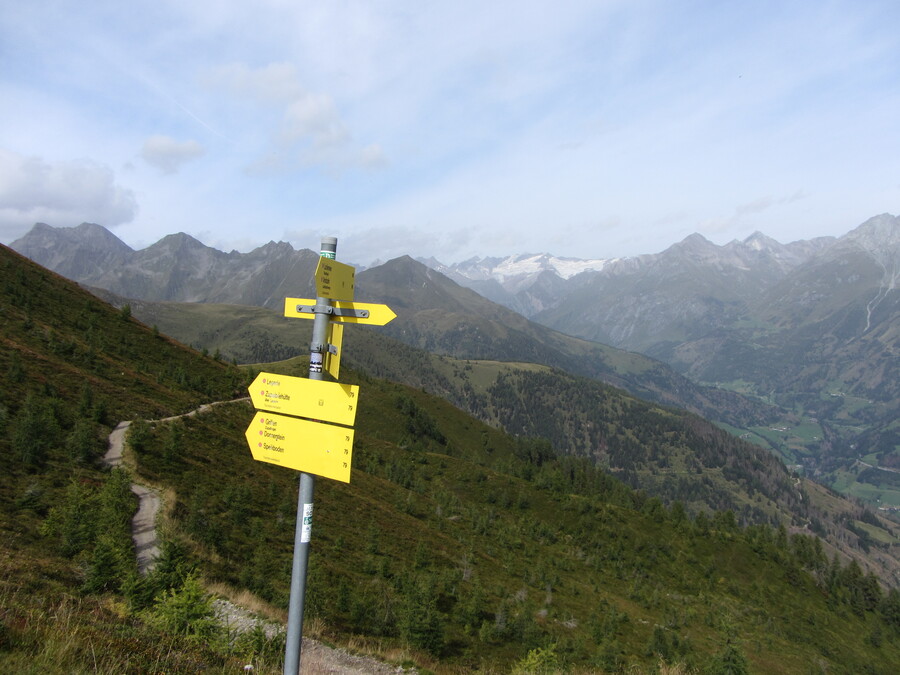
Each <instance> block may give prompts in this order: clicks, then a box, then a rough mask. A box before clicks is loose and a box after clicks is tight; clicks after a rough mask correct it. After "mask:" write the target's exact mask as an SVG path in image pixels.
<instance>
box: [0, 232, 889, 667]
mask: <svg viewBox="0 0 900 675" xmlns="http://www.w3.org/2000/svg"><path fill="white" fill-rule="evenodd" d="M0 251H2V254H3V258H2V260H0V271H2V274H3V276H2V277H0V282H2V284H3V285H2V290H3V305H2V309H3V313H2V320H3V323H2V328H3V333H2V336H3V340H4V344H5V346H6V347H7V349H4V351H3V352H2V353H0V357H2V358H3V362H2V368H4V369H5V372H6V374H7V381H8V383H9V384H8V386H7V387H5V389H4V392H3V395H2V396H3V398H2V399H0V401H2V405H3V412H4V415H3V418H2V419H3V431H4V434H3V436H2V438H0V463H2V466H0V470H2V476H3V480H2V483H0V485H2V493H0V528H2V538H3V541H4V549H3V555H2V558H0V599H2V600H3V602H2V604H0V663H2V664H3V665H7V666H9V668H8V669H12V670H17V671H25V672H54V670H56V672H95V671H100V672H129V671H130V672H148V671H152V670H161V669H165V670H172V671H185V670H195V669H197V668H199V667H203V668H205V669H207V670H213V671H218V670H226V671H227V670H228V669H229V668H230V669H232V670H233V669H234V668H235V667H237V666H236V663H235V662H234V661H229V660H228V658H226V657H222V656H220V655H218V654H216V653H214V652H212V651H210V650H209V649H208V648H207V647H205V646H204V645H202V644H198V643H196V642H194V643H188V642H184V641H182V640H177V639H174V638H166V637H165V636H163V635H161V634H160V633H158V632H157V631H155V630H154V629H151V628H149V627H148V626H146V625H145V624H144V623H143V622H142V621H141V619H140V618H139V617H136V616H132V615H131V614H130V613H129V612H128V610H127V608H126V607H125V606H124V603H123V602H122V598H121V596H118V595H116V594H104V595H93V594H87V595H83V594H82V593H81V592H79V591H78V587H79V586H80V585H81V584H82V582H83V581H84V565H85V564H86V563H87V562H88V561H87V560H86V559H84V558H83V557H81V556H82V554H78V555H77V556H75V557H72V556H69V557H66V556H64V555H62V554H61V553H59V552H58V549H57V546H56V545H55V544H54V542H53V541H52V540H51V539H48V538H46V537H44V536H43V535H41V534H40V533H39V528H40V525H41V524H42V523H44V522H45V521H46V519H47V516H48V514H50V513H52V512H53V511H52V510H53V508H54V507H55V506H59V505H60V503H61V502H62V501H63V500H64V498H65V491H66V489H67V487H68V486H71V485H73V484H75V485H81V486H86V487H91V486H93V485H94V484H101V483H103V481H104V480H105V476H104V473H103V472H102V471H99V470H98V469H97V468H95V465H94V462H93V461H91V458H90V457H88V458H85V457H76V456H72V455H71V452H70V444H69V438H70V437H71V432H73V431H74V428H75V425H76V423H77V420H78V419H83V418H90V419H92V420H95V426H94V427H92V431H93V433H94V439H95V443H94V444H93V445H92V447H91V451H92V453H93V458H96V456H98V455H99V454H101V453H102V451H103V447H102V442H101V439H102V437H103V434H104V433H105V432H106V431H108V429H109V426H110V425H111V424H113V423H114V422H115V421H118V419H120V418H122V417H133V416H141V415H142V416H146V417H154V418H155V417H158V416H161V415H166V414H170V413H174V412H183V411H185V410H187V409H191V408H193V407H195V406H196V404H198V403H200V402H202V401H204V400H210V399H218V398H228V397H229V396H231V395H232V394H233V393H234V390H235V385H236V383H237V382H238V381H239V380H240V379H241V378H240V376H239V375H238V374H237V373H236V372H234V371H233V370H229V369H228V368H226V367H225V366H223V365H222V364H220V363H217V362H216V361H214V360H213V359H210V358H204V357H202V356H201V355H199V354H197V353H196V352H192V351H190V350H185V349H183V348H181V347H180V346H178V345H176V344H174V343H171V342H170V341H168V340H167V339H165V338H163V337H161V336H159V335H156V334H155V333H154V331H152V330H151V329H148V328H146V327H145V326H142V325H140V324H137V323H135V322H134V321H132V320H131V319H130V318H129V317H128V316H127V315H126V314H125V313H122V312H117V311H115V310H113V309H111V308H109V307H105V306H103V305H100V304H98V303H95V302H94V301H93V300H92V299H91V297H90V296H88V295H87V294H84V293H82V292H81V291H79V290H78V289H76V288H74V287H72V286H71V285H69V284H67V283H66V282H64V281H63V280H61V279H59V278H58V277H55V275H52V274H49V273H47V272H46V271H44V270H41V269H39V268H37V267H35V266H33V265H30V264H29V263H26V262H24V261H22V260H21V259H19V258H18V257H17V256H15V255H14V254H11V253H9V252H8V251H7V250H6V249H0ZM348 378H352V375H348ZM357 378H358V379H359V383H360V384H361V385H362V387H363V396H362V398H361V404H360V415H359V420H358V424H357V427H358V429H359V432H358V441H357V445H356V447H355V450H354V453H355V457H354V466H355V470H354V479H353V483H351V484H350V485H347V486H345V485H342V484H337V483H333V482H330V481H325V480H320V481H319V487H318V496H317V511H316V521H315V523H316V524H315V529H314V532H315V541H316V548H315V556H314V559H313V564H312V570H311V580H310V581H311V583H310V589H311V590H310V593H311V595H310V598H309V607H310V611H311V612H312V613H314V614H318V615H319V616H320V617H323V618H324V619H326V620H327V621H328V623H329V626H331V630H333V631H334V635H336V636H339V637H343V638H346V637H347V636H349V635H350V634H363V635H367V636H370V639H372V640H380V641H383V642H384V644H392V643H397V642H400V641H404V640H408V641H414V642H415V644H419V645H420V649H421V650H423V651H422V652H420V654H424V653H425V652H426V651H429V650H430V651H431V652H435V653H437V654H438V655H439V656H440V658H441V659H442V660H443V662H444V663H449V664H455V666H456V667H460V668H464V669H468V668H471V667H476V666H481V665H486V664H490V666H491V667H493V668H502V667H503V664H508V663H510V662H511V661H513V660H515V659H518V658H521V657H522V656H523V655H524V652H525V651H526V650H527V649H529V648H531V647H533V646H538V645H545V646H546V645H548V644H553V645H555V650H556V651H557V653H558V654H559V655H560V657H561V658H563V659H564V660H566V661H568V662H570V663H581V664H585V665H588V664H597V663H604V664H607V665H610V664H615V663H618V664H619V665H625V664H628V663H633V664H643V665H644V666H646V667H650V665H651V664H652V663H653V662H654V661H655V657H654V656H653V651H654V650H657V651H663V652H665V653H667V654H668V657H669V658H670V659H671V660H681V661H687V662H689V663H694V664H697V665H702V664H703V663H705V662H706V661H707V660H708V658H709V656H710V655H711V654H713V653H715V652H717V651H719V650H721V648H722V645H723V644H724V642H726V641H727V640H729V639H737V640H738V641H739V644H740V648H741V650H742V651H743V652H744V653H745V654H746V656H747V658H748V659H749V660H750V662H751V664H752V665H753V666H755V667H756V668H757V669H761V670H765V671H771V670H773V669H775V667H776V664H777V665H778V667H779V668H781V669H787V670H795V671H796V670H801V669H805V667H806V665H807V664H809V663H819V662H823V663H824V662H827V663H830V664H831V665H832V672H859V670H860V669H861V668H862V667H863V666H864V665H866V664H868V665H869V666H870V667H871V668H873V669H874V671H875V672H894V671H896V670H897V669H898V667H900V653H898V650H897V645H896V641H893V642H892V641H891V639H890V634H889V633H887V631H888V629H889V626H888V625H887V624H884V623H883V622H881V621H880V620H879V619H878V618H877V614H876V613H875V612H873V611H868V610H866V609H865V608H864V607H860V606H857V605H853V604H851V603H850V601H849V600H848V599H847V598H846V597H845V596H846V595H847V592H848V591H847V590H846V588H845V586H843V585H841V584H837V585H832V586H829V591H828V592H827V593H826V592H823V591H822V590H820V589H819V588H817V587H816V586H814V584H813V580H812V577H811V576H809V575H807V574H806V573H805V572H802V571H801V570H800V569H799V566H798V565H799V558H798V557H797V555H796V552H795V551H793V549H792V546H791V544H788V543H786V542H784V541H782V542H781V543H780V544H779V543H778V542H777V541H776V540H775V539H772V540H771V541H770V540H769V538H768V536H769V535H767V534H766V531H765V530H758V531H754V532H750V533H742V532H741V531H739V530H737V529H735V528H734V527H733V525H732V524H731V523H730V521H729V520H728V518H727V517H723V519H721V520H717V521H715V522H714V526H713V528H712V530H709V528H708V527H706V526H705V525H703V524H702V523H700V524H691V523H689V522H688V521H687V520H685V519H684V518H683V517H681V516H680V515H679V514H678V513H673V514H667V513H666V512H665V511H664V510H663V509H662V508H661V506H660V505H659V503H658V502H656V501H655V500H648V499H646V498H645V497H642V496H641V495H640V494H637V493H633V492H632V491H630V490H628V489H626V488H624V487H623V486H622V485H621V484H620V483H618V482H617V481H615V480H613V479H610V478H609V477H608V476H605V475H604V474H602V473H600V472H597V471H595V470H593V469H592V468H591V466H590V465H589V464H588V463H584V462H580V461H578V460H571V459H570V460H566V459H555V458H554V456H553V454H552V453H551V452H549V448H548V447H547V446H546V445H545V444H541V443H533V442H529V441H523V440H521V439H520V440H516V439H514V438H512V437H509V436H506V435H505V434H502V433H501V432H499V431H498V430H496V429H492V428H490V427H486V426H484V425H482V424H481V423H479V422H477V421H475V420H473V419H472V418H470V417H468V416H466V415H465V414H463V413H461V412H460V411H459V410H458V409H456V408H454V407H453V406H451V405H449V404H448V403H446V402H444V401H441V400H437V399H433V398H431V397H429V396H428V395H426V394H424V393H423V392H421V391H417V390H411V389H406V388H404V387H402V386H400V385H395V384H389V383H385V382H382V381H378V380H374V379H369V378H365V377H362V376H357ZM86 382H87V383H89V384H90V385H91V386H90V387H89V388H86V387H85V386H84V385H85V383H86ZM87 389H90V392H91V396H90V397H89V398H90V400H89V401H85V397H84V392H85V391H86V390H87ZM29 396H30V397H31V398H30V399H29V400H30V401H32V402H36V403H37V404H40V406H41V407H46V406H49V409H50V410H49V412H47V415H48V417H46V418H45V421H49V420H53V422H54V423H55V424H56V425H57V426H58V427H59V433H58V434H57V435H56V436H55V437H54V438H53V439H51V440H52V442H51V443H49V445H47V447H45V448H44V449H43V451H42V452H43V455H42V457H41V458H40V461H38V462H36V463H34V464H31V465H27V466H26V465H23V464H22V461H21V455H20V454H19V453H20V452H21V447H18V446H17V445H15V444H14V443H13V442H12V441H13V439H14V438H15V437H16V432H17V430H18V429H20V428H21V427H22V425H23V424H24V422H23V420H24V419H25V415H24V411H27V406H24V405H23V401H24V400H26V399H28V398H29ZM251 414H252V412H251V410H250V409H249V406H247V405H246V404H243V403H235V404H231V405H227V406H221V407H217V408H214V409H213V410H212V411H211V412H209V413H207V414H205V415H201V416H198V417H197V418H189V419H186V420H185V421H183V422H180V423H178V424H180V425H181V433H180V435H179V434H173V433H172V432H171V425H159V426H158V428H157V429H156V431H155V432H154V433H151V434H150V435H149V437H148V438H146V439H145V444H144V448H143V450H141V451H140V452H139V453H137V466H138V468H139V469H140V471H141V472H142V474H143V477H144V478H145V479H148V480H152V481H154V482H157V483H160V484H164V485H169V486H171V488H172V489H173V492H172V493H171V496H170V499H171V500H172V502H174V503H171V502H170V504H169V506H170V507H171V509H172V514H173V518H174V522H175V523H176V526H177V528H178V529H179V531H180V534H178V535H177V536H178V537H181V538H183V539H184V541H185V542H186V544H187V545H188V546H189V548H190V549H191V551H192V552H193V554H194V555H196V556H197V559H198V561H200V562H201V564H202V565H203V567H204V569H205V570H206V573H207V575H208V576H209V577H210V578H211V579H221V580H224V581H226V582H228V583H231V584H233V585H237V586H243V587H248V588H250V589H252V590H253V591H254V592H256V593H257V594H258V595H260V596H262V597H264V598H266V599H269V600H270V601H272V602H275V603H276V604H283V602H284V598H285V594H286V588H287V585H286V584H287V566H286V565H285V562H286V560H287V559H288V558H289V556H290V552H289V551H290V545H291V540H292V537H293V524H292V522H291V521H292V519H293V512H294V499H295V491H294V479H293V477H292V475H291V472H289V471H285V470H282V469H278V468H277V467H269V466H268V465H264V464H260V463H256V462H253V461H252V459H251V458H250V455H249V451H248V450H247V449H246V447H244V446H245V442H244V440H243V430H244V428H245V427H246V424H247V423H248V420H249V418H250V416H251ZM172 439H176V440H177V442H173V440H172ZM72 478H74V479H75V480H74V482H73V481H72ZM769 534H771V533H769ZM802 541H803V540H797V542H799V543H797V542H795V547H796V546H799V547H801V548H802ZM798 550H799V549H798ZM819 563H821V560H819ZM820 573H821V569H820ZM847 588H849V586H848V587H847ZM829 598H830V601H829ZM829 602H830V605H831V606H829ZM410 617H412V620H411V619H410ZM657 625H658V626H659V628H658V629H657V628H656V626H657ZM420 626H425V627H426V628H431V629H433V630H432V631H431V633H429V632H428V631H426V632H425V633H424V634H423V632H422V631H420V630H419V631H418V632H417V630H416V627H420ZM60 628H63V631H60V630H59V629H60ZM676 636H677V644H676ZM735 636H738V637H735ZM879 638H881V639H879ZM876 644H878V645H880V646H875V645H876ZM421 658H423V659H424V658H426V657H424V656H422V657H421ZM432 663H433V662H432ZM229 664H230V665H229ZM436 667H437V666H436ZM441 668H442V669H443V668H445V666H441Z"/></svg>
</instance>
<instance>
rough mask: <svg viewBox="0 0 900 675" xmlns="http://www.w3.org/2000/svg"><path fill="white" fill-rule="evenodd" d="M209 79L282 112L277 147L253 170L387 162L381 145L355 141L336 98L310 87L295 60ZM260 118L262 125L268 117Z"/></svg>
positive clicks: (215, 72)
mask: <svg viewBox="0 0 900 675" xmlns="http://www.w3.org/2000/svg"><path fill="white" fill-rule="evenodd" d="M206 82H207V84H209V85H211V86H214V87H217V88H222V89H225V90H226V91H228V92H229V93H231V94H232V95H233V96H234V97H235V98H237V99H238V100H243V101H249V102H251V103H254V104H256V105H257V106H263V107H265V108H267V109H269V110H270V111H275V112H276V113H278V114H279V115H280V117H279V118H277V120H274V121H272V122H271V123H272V124H274V127H275V128H274V131H273V132H272V134H271V138H270V141H271V147H270V148H269V149H268V150H267V151H265V152H264V153H261V156H260V157H259V158H258V159H257V160H256V161H255V162H253V163H252V164H251V166H250V169H251V172H253V173H255V172H259V171H263V172H265V171H281V170H285V169H293V168H297V167H304V166H322V167H325V168H327V169H329V170H343V169H348V168H377V167H380V166H383V165H384V164H385V162H386V160H385V154H384V150H383V149H382V148H381V146H380V145H378V144H370V145H368V146H366V147H362V148H361V147H359V146H358V145H357V144H356V143H355V142H354V140H353V137H352V134H351V133H350V131H349V130H348V129H347V125H346V124H345V122H344V119H343V118H342V116H341V114H340V111H339V110H338V105H337V103H336V102H335V100H334V97H333V96H331V95H330V94H328V93H324V92H315V91H309V90H308V89H306V88H305V87H304V86H303V84H302V83H301V78H300V74H299V72H298V70H297V68H296V66H294V65H293V64H291V63H270V64H268V65H266V66H262V67H260V68H251V67H250V66H248V65H246V64H243V63H236V64H231V65H228V66H221V67H218V68H214V69H212V70H211V71H209V73H208V75H207V77H206ZM255 119H256V120H257V123H259V121H260V119H265V118H264V117H263V118H260V117H259V116H256V117H255Z"/></svg>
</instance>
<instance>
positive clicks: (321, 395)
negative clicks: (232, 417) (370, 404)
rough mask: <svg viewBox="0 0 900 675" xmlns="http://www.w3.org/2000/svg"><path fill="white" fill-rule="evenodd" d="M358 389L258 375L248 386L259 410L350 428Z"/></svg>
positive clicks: (354, 416) (329, 383) (254, 404)
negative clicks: (343, 425)
mask: <svg viewBox="0 0 900 675" xmlns="http://www.w3.org/2000/svg"><path fill="white" fill-rule="evenodd" d="M358 396H359V386H358V385H355V384H339V383H338V382H324V381H320V380H309V379H306V378H301V377H289V376H287V375H276V374H273V373H260V374H259V375H257V376H256V379H255V380H253V384H251V385H250V400H251V401H253V407H254V408H257V409H258V410H269V411H271V412H277V413H284V414H285V415H296V416H298V417H309V418H311V419H314V420H320V421H324V422H333V423H334V424H345V425H347V426H352V425H353V422H354V421H355V420H356V405H357V397H358Z"/></svg>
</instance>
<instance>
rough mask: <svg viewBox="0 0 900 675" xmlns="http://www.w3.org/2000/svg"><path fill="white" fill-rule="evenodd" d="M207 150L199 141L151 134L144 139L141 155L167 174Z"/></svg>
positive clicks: (148, 162) (175, 170) (174, 171)
mask: <svg viewBox="0 0 900 675" xmlns="http://www.w3.org/2000/svg"><path fill="white" fill-rule="evenodd" d="M204 152H206V151H205V150H204V149H203V146H202V145H200V144H199V143H198V142H197V141H184V142H179V141H176V140H175V139H174V138H170V137H169V136H160V135H157V136H151V137H150V138H148V139H147V140H146V141H144V147H143V149H142V150H141V157H143V158H144V161H145V162H147V164H150V165H151V166H155V167H156V168H157V169H159V170H160V171H162V172H163V173H166V174H172V173H176V172H177V171H178V170H179V169H180V168H181V167H182V165H184V164H185V163H186V162H189V161H191V160H192V159H197V158H198V157H200V156H202V155H203V153H204Z"/></svg>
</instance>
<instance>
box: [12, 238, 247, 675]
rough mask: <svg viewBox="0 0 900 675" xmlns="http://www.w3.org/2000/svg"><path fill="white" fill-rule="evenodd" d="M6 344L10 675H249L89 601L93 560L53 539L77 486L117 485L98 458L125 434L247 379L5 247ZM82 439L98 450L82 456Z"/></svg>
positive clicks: (110, 601) (107, 603) (119, 606)
mask: <svg viewBox="0 0 900 675" xmlns="http://www.w3.org/2000/svg"><path fill="white" fill-rule="evenodd" d="M0 341H2V344H3V348H2V349H0V373H3V374H4V386H3V387H2V389H0V542H2V546H0V665H2V666H4V668H3V670H4V671H7V672H21V673H54V672H59V673H76V672H84V673H87V672H106V673H146V672H152V671H154V670H170V671H173V672H185V671H191V670H196V669H197V668H198V667H206V668H212V669H213V670H217V669H218V668H219V667H226V664H230V665H228V667H230V668H236V667H238V663H237V662H236V660H234V661H231V660H230V659H227V658H223V657H222V656H220V655H217V654H215V653H214V652H212V651H211V650H209V649H207V648H206V647H204V646H202V645H197V644H189V643H186V642H185V641H183V640H181V639H178V638H172V637H169V636H166V635H164V634H161V633H159V631H156V630H154V629H152V628H149V627H148V626H146V625H145V624H144V623H143V622H142V621H140V620H138V619H137V618H135V617H132V616H130V615H129V614H128V612H127V611H126V609H125V606H124V603H123V602H122V601H121V598H118V599H117V598H115V597H109V596H102V595H83V594H82V593H81V592H80V591H79V588H80V587H81V585H82V584H83V583H84V581H85V576H84V572H85V569H86V566H87V565H89V563H90V558H89V554H88V553H87V552H85V551H78V552H73V553H68V552H64V551H61V550H60V546H59V542H58V541H57V540H56V539H55V538H54V537H49V536H44V535H42V534H41V532H40V530H41V526H42V525H43V524H44V523H46V522H47V519H48V516H50V514H52V513H53V509H54V508H57V507H61V506H62V505H64V503H65V501H66V498H67V497H66V496H67V494H68V491H69V490H71V489H72V487H73V486H77V487H78V488H80V489H82V490H83V491H85V492H86V493H90V494H94V493H97V491H99V490H100V489H101V486H103V485H104V484H105V483H106V481H107V480H108V472H106V471H104V470H102V469H101V468H99V462H98V458H99V457H100V456H102V454H103V452H104V450H105V448H106V445H105V436H106V434H108V433H109V430H110V428H111V426H112V425H114V424H116V423H117V422H118V421H119V420H121V419H129V418H132V417H135V416H159V415H169V414H174V413H179V412H183V411H186V410H189V409H192V408H194V407H196V406H197V405H198V404H200V403H202V402H204V401H209V400H216V399H222V398H229V397H230V396H232V395H233V394H234V393H236V392H240V391H241V389H242V388H243V384H242V383H243V375H242V374H241V373H240V372H238V371H237V370H236V369H233V368H230V367H226V366H224V365H223V364H221V363H217V362H215V361H213V360H212V359H208V358H202V357H201V356H200V355H199V354H198V353H197V352H195V351H193V350H190V349H187V348H185V347H184V346H182V345H179V344H177V343H175V342H174V341H172V340H170V339H168V338H166V337H164V336H161V335H158V334H154V332H153V331H152V330H151V329H150V328H148V327H146V326H143V325H141V324H139V323H137V322H136V321H134V320H133V319H131V318H129V317H128V316H127V315H126V313H123V312H120V311H117V310H115V309H114V308H112V307H110V306H108V305H104V304H103V303H100V302H98V301H97V300H96V298H94V297H93V296H91V295H90V294H89V293H86V292H84V291H82V290H81V289H79V288H77V287H76V286H74V285H73V284H71V283H70V282H68V281H66V280H64V279H62V278H61V277H58V276H57V275H55V274H53V273H51V272H48V271H46V270H44V269H43V268H39V267H38V266H36V265H34V264H32V263H31V262H29V261H27V260H25V259H24V258H21V257H20V256H18V255H17V254H15V253H14V252H12V251H10V250H9V249H8V248H6V247H0ZM29 412H33V413H36V414H39V415H40V416H39V417H37V418H36V421H37V424H35V425H33V426H28V427H27V428H28V429H29V430H30V431H29V433H28V434H26V435H25V437H24V440H26V441H39V442H40V443H39V444H38V445H37V446H36V448H35V450H36V453H37V454H36V455H35V461H34V462H32V463H30V464H29V463H26V462H24V461H23V456H22V453H23V448H22V445H23V437H22V436H20V435H19V434H18V431H19V429H20V428H22V427H23V426H25V425H30V424H31V421H33V419H34V418H31V417H29V415H28V413H29ZM79 422H81V423H82V424H81V426H80V427H79ZM84 423H87V424H84ZM77 428H83V429H85V430H86V436H85V437H84V438H82V439H81V440H80V441H79V442H78V443H75V442H74V441H73V439H75V438H77V437H78V436H77V434H76V429H77ZM81 441H83V442H81ZM133 507H134V504H132V508H133ZM128 517H129V516H128V514H127V513H126V514H125V518H126V521H125V522H126V523H127V518H128ZM125 537H126V540H127V538H128V535H127V533H126V534H125Z"/></svg>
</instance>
